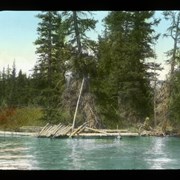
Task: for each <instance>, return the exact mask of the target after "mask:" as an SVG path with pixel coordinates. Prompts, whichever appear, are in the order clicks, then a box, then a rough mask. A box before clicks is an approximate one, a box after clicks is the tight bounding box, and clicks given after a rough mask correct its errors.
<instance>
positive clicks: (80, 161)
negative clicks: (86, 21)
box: [0, 136, 180, 170]
mask: <svg viewBox="0 0 180 180" xmlns="http://www.w3.org/2000/svg"><path fill="white" fill-rule="evenodd" d="M0 169H19V170H105V169H108V170H120V169H180V138H177V137H122V139H117V138H107V139H71V138H67V139H48V138H36V137H25V136H14V137H12V136H4V137H0Z"/></svg>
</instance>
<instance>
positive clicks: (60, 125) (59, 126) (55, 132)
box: [53, 123, 62, 137]
mask: <svg viewBox="0 0 180 180" xmlns="http://www.w3.org/2000/svg"><path fill="white" fill-rule="evenodd" d="M61 127H62V124H61V123H59V125H58V126H57V129H56V130H55V131H54V134H53V137H55V135H56V134H57V132H58V131H59V129H60V128H61Z"/></svg>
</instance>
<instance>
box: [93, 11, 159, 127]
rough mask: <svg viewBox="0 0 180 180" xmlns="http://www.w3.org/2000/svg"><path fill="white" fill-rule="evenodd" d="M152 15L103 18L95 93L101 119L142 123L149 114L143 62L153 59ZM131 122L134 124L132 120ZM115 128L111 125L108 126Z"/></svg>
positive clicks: (147, 76) (123, 14)
mask: <svg viewBox="0 0 180 180" xmlns="http://www.w3.org/2000/svg"><path fill="white" fill-rule="evenodd" d="M153 15H154V12H152V11H145V12H144V11H141V12H138V11H136V12H127V11H122V12H111V13H109V15H108V16H107V17H106V18H105V20H104V21H105V25H106V31H105V34H104V37H101V38H99V55H98V57H99V62H98V82H99V85H98V86H99V87H98V89H97V91H96V93H97V97H99V98H98V100H99V102H101V103H100V106H101V109H102V110H101V111H103V114H104V116H105V119H106V120H107V119H116V120H117V121H116V123H120V122H122V121H120V122H119V120H123V121H126V123H127V121H128V119H129V123H133V122H137V121H143V119H144V118H145V117H146V116H150V115H151V113H152V112H153V106H152V97H151V96H152V93H151V91H152V90H151V87H150V76H151V75H152V74H151V75H150V74H149V73H148V71H147V69H148V65H147V63H146V59H147V58H151V57H154V52H153V49H152V47H151V46H152V45H153V43H154V42H155V41H156V40H157V38H158V36H154V34H153V33H154V30H153V28H152V27H153V25H157V24H158V22H159V21H158V20H154V21H153V20H151V18H152V17H153ZM133 119H134V120H133ZM109 123H110V124H115V122H114V123H113V122H109Z"/></svg>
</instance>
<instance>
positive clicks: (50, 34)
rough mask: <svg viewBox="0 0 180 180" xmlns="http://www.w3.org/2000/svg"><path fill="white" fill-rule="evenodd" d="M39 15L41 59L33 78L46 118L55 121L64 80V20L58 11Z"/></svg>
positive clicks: (37, 42) (38, 42)
mask: <svg viewBox="0 0 180 180" xmlns="http://www.w3.org/2000/svg"><path fill="white" fill-rule="evenodd" d="M37 17H38V18H39V19H40V20H41V21H40V22H39V26H38V28H37V31H38V34H39V37H38V39H37V40H36V41H35V45H37V46H38V47H37V51H36V53H37V54H38V55H39V60H38V62H37V65H36V67H35V70H34V74H33V79H34V82H35V83H34V85H36V87H35V88H36V89H39V96H40V98H39V96H38V99H39V104H41V105H43V106H44V108H45V116H44V118H45V119H46V120H47V121H54V119H56V118H55V117H54V115H55V114H56V110H57V109H56V108H57V105H58V103H59V97H60V93H61V92H60V91H61V90H62V89H61V86H62V80H63V58H62V57H61V55H62V54H63V53H61V51H62V48H63V45H64V42H63V41H64V34H63V31H62V30H63V28H62V27H61V26H62V21H61V16H60V15H59V13H58V12H56V11H48V12H42V13H41V14H38V15H37ZM59 81H60V82H61V83H59ZM57 84H58V88H57Z"/></svg>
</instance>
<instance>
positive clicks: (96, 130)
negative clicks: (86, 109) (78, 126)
mask: <svg viewBox="0 0 180 180" xmlns="http://www.w3.org/2000/svg"><path fill="white" fill-rule="evenodd" d="M86 129H88V130H91V131H94V132H98V133H103V134H108V133H106V132H105V131H102V130H98V129H94V128H90V127H86Z"/></svg>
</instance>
